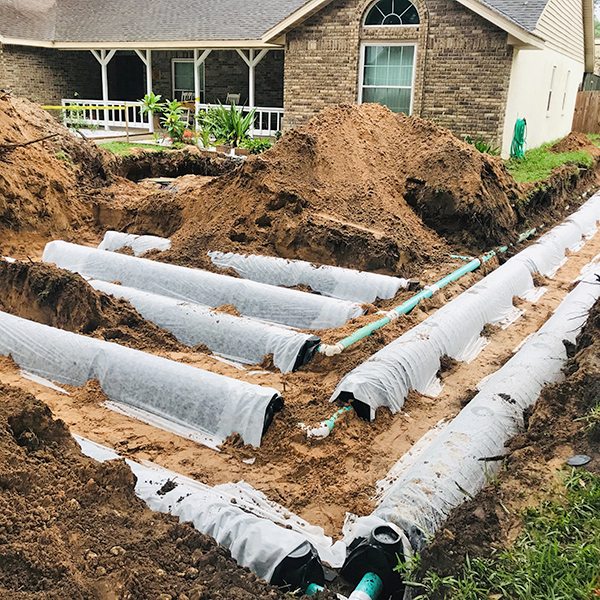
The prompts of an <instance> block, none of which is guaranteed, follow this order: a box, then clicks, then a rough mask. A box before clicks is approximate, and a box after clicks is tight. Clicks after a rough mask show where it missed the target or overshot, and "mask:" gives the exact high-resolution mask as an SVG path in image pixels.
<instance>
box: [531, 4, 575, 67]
mask: <svg viewBox="0 0 600 600" xmlns="http://www.w3.org/2000/svg"><path fill="white" fill-rule="evenodd" d="M535 33H537V34H538V35H540V36H541V37H543V38H544V39H545V40H546V45H547V46H548V47H549V48H551V49H552V50H556V51H557V52H560V53H561V54H565V55H566V56H568V57H570V58H572V59H573V60H577V61H583V60H584V41H583V6H582V0H550V2H548V4H547V6H546V8H545V9H544V12H543V13H542V16H541V17H540V20H539V21H538V24H537V27H536V29H535Z"/></svg>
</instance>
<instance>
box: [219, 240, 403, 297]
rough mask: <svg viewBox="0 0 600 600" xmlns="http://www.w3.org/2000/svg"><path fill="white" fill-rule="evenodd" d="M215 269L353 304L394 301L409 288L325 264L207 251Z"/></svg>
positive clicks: (381, 277) (399, 280) (400, 281)
mask: <svg viewBox="0 0 600 600" xmlns="http://www.w3.org/2000/svg"><path fill="white" fill-rule="evenodd" d="M208 256H210V258H211V260H212V261H213V263H214V264H215V265H217V267H221V268H222V269H226V268H228V267H231V268H232V269H234V270H235V272H236V273H238V275H241V276H242V277H243V278H244V279H251V280H252V281H259V282H260V283H268V284H270V285H284V286H287V287H293V286H294V285H298V284H303V285H308V286H310V288H311V289H313V290H314V291H315V292H319V293H321V294H324V295H325V296H331V297H332V298H341V299H342V300H353V301H356V302H375V300H377V298H381V299H384V300H388V299H390V298H393V297H394V296H395V295H396V293H397V292H398V290H399V289H400V288H401V287H402V288H405V287H408V280H407V279H402V278H400V277H389V276H387V275H379V274H377V273H369V272H366V271H355V270H353V269H343V268H341V267H332V266H328V265H324V266H321V267H316V266H315V265H313V264H311V263H309V262H305V261H303V260H287V259H285V258H276V257H273V256H260V255H256V254H249V255H243V254H234V253H232V252H227V253H224V252H209V253H208Z"/></svg>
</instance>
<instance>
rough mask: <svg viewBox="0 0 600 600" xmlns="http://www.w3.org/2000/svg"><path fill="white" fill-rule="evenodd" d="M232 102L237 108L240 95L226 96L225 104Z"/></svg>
mask: <svg viewBox="0 0 600 600" xmlns="http://www.w3.org/2000/svg"><path fill="white" fill-rule="evenodd" d="M232 102H233V103H234V104H235V105H236V106H237V105H238V104H239V103H240V94H227V98H225V104H231V103H232Z"/></svg>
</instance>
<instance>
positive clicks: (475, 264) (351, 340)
mask: <svg viewBox="0 0 600 600" xmlns="http://www.w3.org/2000/svg"><path fill="white" fill-rule="evenodd" d="M533 233H535V228H534V229H530V230H528V231H526V232H524V233H522V234H521V235H520V236H519V239H518V241H517V242H516V243H519V242H522V241H523V240H524V239H526V238H528V237H529V236H530V235H532V234H533ZM507 250H508V246H501V247H500V248H497V249H496V250H492V251H491V252H488V253H487V254H484V255H483V256H482V257H481V258H473V259H469V262H468V263H467V264H466V265H463V266H462V267H460V268H459V269H456V271H453V272H452V273H450V275H446V277H443V278H442V279H440V280H439V281H438V282H436V283H434V284H433V285H428V286H427V287H426V288H425V289H423V290H421V291H420V292H419V293H418V294H416V295H415V296H413V297H412V298H409V299H408V300H407V301H406V302H404V303H403V304H401V305H400V306H396V307H395V308H393V309H392V310H391V311H390V313H393V312H396V313H397V314H398V316H400V315H405V314H407V313H409V312H410V311H411V310H412V309H413V308H414V307H415V306H417V304H419V302H421V300H423V299H424V298H431V296H433V294H434V293H435V292H437V291H438V290H440V289H442V288H443V287H446V286H447V285H448V284H449V283H452V282H453V281H456V280H457V279H460V278H461V277H462V276H463V275H466V274H467V273H471V272H472V271H474V270H475V269H477V268H479V267H480V266H481V264H482V263H485V262H487V261H488V260H490V259H491V258H492V257H494V256H496V255H497V254H500V253H502V252H506V251H507ZM460 258H465V259H466V257H460ZM388 314H389V313H388ZM397 318H398V317H396V316H394V315H392V317H391V318H390V317H389V316H386V317H383V318H382V319H379V320H378V321H374V322H373V323H369V324H368V325H365V326H364V327H361V328H360V329H358V330H357V331H355V332H354V333H353V334H352V335H349V336H348V337H345V338H344V339H343V340H340V341H339V342H337V343H336V344H334V345H333V346H327V348H329V349H330V350H333V352H332V354H328V353H327V352H325V346H326V345H324V344H321V345H320V346H319V351H320V352H325V353H326V354H327V355H328V356H332V355H335V354H339V353H341V352H342V351H343V350H344V349H346V348H348V346H352V344H355V343H356V342H358V341H360V340H362V339H364V338H366V337H368V336H369V335H371V334H372V333H373V332H374V331H377V330H378V329H381V328H382V327H385V326H386V325H387V324H388V323H391V322H392V321H395V320H396V319H397Z"/></svg>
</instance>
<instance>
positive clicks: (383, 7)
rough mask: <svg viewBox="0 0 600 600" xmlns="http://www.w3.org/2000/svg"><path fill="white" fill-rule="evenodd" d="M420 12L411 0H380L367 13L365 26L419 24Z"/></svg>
mask: <svg viewBox="0 0 600 600" xmlns="http://www.w3.org/2000/svg"><path fill="white" fill-rule="evenodd" d="M419 22H420V20H419V13H418V12H417V9H416V8H415V6H414V4H413V3H412V2H410V1H409V0H379V1H378V2H376V3H375V4H374V5H373V6H372V7H371V8H370V9H369V10H368V11H367V13H366V16H365V26H366V27H369V26H375V27H381V26H384V27H385V26H388V25H418V24H419Z"/></svg>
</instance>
